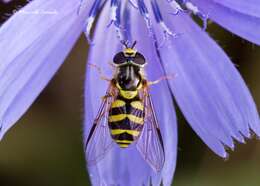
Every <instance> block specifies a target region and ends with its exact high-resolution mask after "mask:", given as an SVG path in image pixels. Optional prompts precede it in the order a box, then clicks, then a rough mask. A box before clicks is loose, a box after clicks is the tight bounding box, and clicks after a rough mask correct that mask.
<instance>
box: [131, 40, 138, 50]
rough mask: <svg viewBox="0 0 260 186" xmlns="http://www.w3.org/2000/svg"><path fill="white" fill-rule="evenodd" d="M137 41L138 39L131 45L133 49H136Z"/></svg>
mask: <svg viewBox="0 0 260 186" xmlns="http://www.w3.org/2000/svg"><path fill="white" fill-rule="evenodd" d="M136 43H137V41H134V43H133V45H132V46H131V48H132V49H134V47H135V45H136Z"/></svg>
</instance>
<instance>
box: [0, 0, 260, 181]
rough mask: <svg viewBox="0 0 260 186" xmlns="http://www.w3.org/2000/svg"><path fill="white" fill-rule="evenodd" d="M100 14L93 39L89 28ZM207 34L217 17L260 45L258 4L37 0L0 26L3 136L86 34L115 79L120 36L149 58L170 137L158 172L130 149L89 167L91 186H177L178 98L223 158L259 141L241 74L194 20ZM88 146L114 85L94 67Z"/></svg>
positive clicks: (252, 0)
mask: <svg viewBox="0 0 260 186" xmlns="http://www.w3.org/2000/svg"><path fill="white" fill-rule="evenodd" d="M99 13H100V16H99V19H98V22H97V25H96V28H95V32H94V36H93V38H91V36H90V33H91V28H92V26H93V23H94V21H95V19H96V18H97V17H98V15H99ZM191 14H193V15H195V16H198V17H199V18H200V19H201V20H202V21H203V23H204V29H205V28H206V23H207V19H208V18H209V19H211V20H213V21H215V22H216V23H218V24H219V25H221V26H223V27H224V28H226V29H228V30H230V31H231V32H233V33H234V34H237V35H239V36H241V37H243V38H245V39H247V40H249V41H251V42H253V43H255V44H258V45H260V37H259V33H260V2H259V1H258V0H248V1H244V0H221V1H215V0H190V1H188V0H160V1H159V0H150V1H149V0H145V1H144V0H129V1H127V0H123V1H120V0H111V1H103V0H82V1H80V0H66V1H65V0H64V1H61V0H48V1H45V0H34V1H32V2H30V3H28V5H26V6H25V7H24V8H22V9H21V10H20V11H18V12H16V13H15V14H14V15H13V16H12V17H11V18H10V19H9V20H8V21H7V22H6V23H5V24H3V25H2V26H1V28H0V51H1V54H0V127H1V131H0V138H2V137H3V136H4V134H5V133H6V132H7V130H8V129H9V128H10V127H12V126H13V125H14V123H15V122H16V121H17V120H18V119H19V118H20V117H21V116H22V115H23V114H24V113H25V111H26V110H27V109H28V108H29V106H30V105H31V104H32V102H33V101H34V100H35V99H36V97H37V96H38V95H39V94H40V92H41V91H42V89H43V88H44V87H45V86H46V84H47V83H48V82H49V81H50V79H51V78H52V77H53V75H54V74H55V72H56V71H57V70H58V68H59V67H60V65H61V64H62V63H63V61H64V59H65V58H66V56H67V55H68V53H69V51H70V50H71V48H72V47H73V45H74V43H75V42H76V40H77V39H78V37H79V35H80V34H81V33H82V32H83V31H85V33H86V36H87V38H88V40H89V42H90V43H91V48H90V53H89V59H88V62H89V63H91V64H96V65H98V66H99V67H101V68H102V70H103V71H104V73H105V74H106V75H107V76H109V77H112V70H111V69H110V68H109V63H108V62H109V61H111V60H112V59H113V56H114V55H115V54H116V52H118V51H120V50H122V45H121V43H120V40H128V41H130V42H133V41H134V40H137V41H138V44H137V49H138V50H139V51H140V52H141V53H142V54H144V56H145V57H146V59H147V61H148V65H147V68H146V72H147V75H148V79H149V80H155V79H158V78H160V77H162V76H165V75H174V76H175V77H174V78H172V79H168V80H167V81H162V82H160V83H159V84H157V85H154V86H153V87H151V94H152V98H153V102H154V105H155V111H156V113H157V115H158V120H159V124H160V128H161V130H162V134H163V140H164V145H165V154H166V160H165V165H164V168H163V170H162V171H161V172H160V173H155V172H154V171H153V170H152V169H151V168H150V167H149V166H148V165H147V163H146V162H145V161H144V160H143V159H142V157H141V156H140V154H139V153H138V152H137V150H136V149H135V148H134V147H133V148H132V147H129V148H128V149H126V150H124V151H122V150H120V149H118V148H114V149H112V150H111V151H110V152H109V153H108V154H107V155H106V157H105V158H104V159H103V160H101V161H100V162H99V163H98V164H97V165H96V166H91V167H89V174H90V178H91V181H92V183H93V185H125V186H127V185H129V186H136V185H148V184H149V182H152V184H153V185H159V183H160V182H161V181H162V182H163V183H164V185H170V184H171V181H172V176H173V173H174V169H175V164H176V154H177V123H176V115H175V110H174V106H173V104H172V96H174V98H175V100H176V102H177V104H178V106H179V107H180V109H181V111H182V112H183V114H184V116H185V117H186V119H187V121H188V122H189V124H190V125H191V127H192V128H193V129H194V131H195V132H196V133H197V134H198V136H199V137H200V138H201V139H202V140H203V141H204V142H205V143H206V144H207V145H208V146H209V148H210V149H211V150H212V151H213V152H215V153H216V154H217V155H219V156H221V157H223V158H226V157H227V156H228V154H227V152H226V150H225V147H228V148H230V149H234V141H235V140H236V141H238V142H241V143H243V142H244V141H245V139H246V138H250V137H251V135H252V132H254V133H255V134H256V135H257V136H260V123H259V115H258V112H257V109H256V106H255V104H254V101H253V99H252V97H251V95H250V93H249V91H248V89H247V87H246V85H245V83H244V81H243V80H242V78H241V76H240V75H239V73H238V72H237V70H236V68H235V67H234V65H233V64H232V62H231V61H230V59H229V58H228V57H227V55H226V54H225V53H224V52H223V50H222V49H221V48H220V47H219V46H218V45H217V44H216V43H215V42H214V41H213V40H212V39H211V38H210V37H209V36H208V35H207V33H206V32H205V30H204V29H201V28H200V27H199V26H198V25H197V24H196V23H195V22H194V21H193V20H192V19H191V16H190V15H191ZM86 74H87V76H86V83H85V98H86V99H85V125H84V126H85V130H84V141H86V137H87V135H88V133H89V130H90V127H91V125H92V123H93V120H94V118H95V116H96V113H97V111H98V108H99V106H100V103H101V99H100V98H101V97H102V96H104V94H105V91H106V89H107V86H108V84H107V82H105V81H102V80H101V79H100V77H99V74H98V72H97V71H96V69H93V68H87V73H86Z"/></svg>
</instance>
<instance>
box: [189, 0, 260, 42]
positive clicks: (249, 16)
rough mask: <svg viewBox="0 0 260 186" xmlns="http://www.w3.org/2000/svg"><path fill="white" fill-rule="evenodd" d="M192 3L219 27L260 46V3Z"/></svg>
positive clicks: (199, 0)
mask: <svg viewBox="0 0 260 186" xmlns="http://www.w3.org/2000/svg"><path fill="white" fill-rule="evenodd" d="M192 2H194V4H196V5H197V6H198V7H199V8H200V9H201V10H202V11H203V12H204V13H205V14H208V15H209V18H210V19H212V20H213V21H215V22H216V23H218V24H219V25H221V26H223V27H224V28H226V29H227V30H229V31H231V32H233V33H234V34H237V35H239V36H241V37H243V38H245V39H247V40H249V41H251V42H253V43H256V44H258V45H260V37H259V33H260V1H258V0H249V1H244V0H233V1H232V0H224V1H213V0H211V1H209V0H192Z"/></svg>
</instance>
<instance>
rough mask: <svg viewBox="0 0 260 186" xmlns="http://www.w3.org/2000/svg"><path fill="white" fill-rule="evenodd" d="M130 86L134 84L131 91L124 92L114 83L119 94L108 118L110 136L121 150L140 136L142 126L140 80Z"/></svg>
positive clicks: (142, 107)
mask: <svg viewBox="0 0 260 186" xmlns="http://www.w3.org/2000/svg"><path fill="white" fill-rule="evenodd" d="M132 78H136V77H132ZM131 84H134V85H133V86H132V87H131V89H130V90H126V89H122V87H121V86H120V84H119V83H116V87H117V89H118V92H119V94H118V96H117V97H116V99H115V101H114V102H113V103H112V104H111V108H110V111H109V118H108V125H109V128H110V133H111V136H112V138H113V140H114V141H115V142H116V143H117V144H118V145H119V146H120V147H122V148H126V147H128V146H129V145H130V144H131V143H132V142H133V141H135V140H136V139H137V138H138V137H139V136H140V133H141V131H142V129H143V125H144V105H143V102H142V101H141V100H140V97H139V90H140V89H141V88H142V82H141V79H138V81H136V83H133V82H132V83H131Z"/></svg>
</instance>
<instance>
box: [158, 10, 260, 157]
mask: <svg viewBox="0 0 260 186" xmlns="http://www.w3.org/2000/svg"><path fill="white" fill-rule="evenodd" d="M165 12H167V9H165ZM165 18H166V16H165ZM166 24H167V25H168V26H169V27H170V28H171V29H173V28H174V29H175V30H176V32H177V33H183V34H182V35H180V36H179V37H178V38H177V39H174V38H170V39H169V40H168V42H167V43H165V44H164V45H163V46H162V47H161V48H160V54H161V56H162V59H163V62H164V67H165V70H166V71H167V73H169V74H172V73H174V74H176V76H177V77H176V78H175V79H174V80H172V81H170V85H171V88H172V91H173V93H174V96H175V98H176V101H177V102H178V105H179V106H180V108H181V110H182V112H183V113H184V115H185V117H186V119H187V120H188V122H189V123H190V125H191V126H192V128H193V129H194V130H195V131H196V132H197V134H198V135H199V136H200V137H201V138H202V140H203V141H204V142H205V143H206V144H207V145H208V146H209V147H210V148H211V149H212V150H213V151H214V152H215V153H216V154H218V155H219V156H222V157H226V156H227V154H226V152H225V149H224V147H223V145H222V144H224V145H226V146H228V147H230V148H233V147H234V144H233V141H232V138H235V139H237V140H238V141H240V142H243V141H244V139H243V136H245V137H250V131H249V128H250V129H252V130H253V131H254V132H255V133H256V134H257V135H258V136H259V135H260V123H259V116H258V113H257V110H256V106H255V104H254V101H253V99H252V97H251V95H250V93H249V91H248V89H247V87H246V85H245V83H244V81H243V80H242V78H241V76H240V75H239V73H238V72H237V70H236V68H235V67H234V65H233V64H232V63H231V62H230V60H229V58H228V57H227V56H226V54H225V53H224V52H223V50H222V49H221V48H220V47H219V46H218V45H217V44H216V43H215V42H214V41H213V40H212V39H211V38H210V37H209V36H208V35H207V34H206V33H205V32H203V31H202V30H201V28H199V27H198V26H197V25H196V24H195V23H194V22H193V21H192V19H191V18H190V17H188V16H187V15H184V14H180V15H179V16H174V17H171V18H167V19H166ZM157 33H159V31H158V30H157ZM160 35H161V34H160V33H159V34H157V36H158V40H161V38H160ZM242 135H243V136H242Z"/></svg>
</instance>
